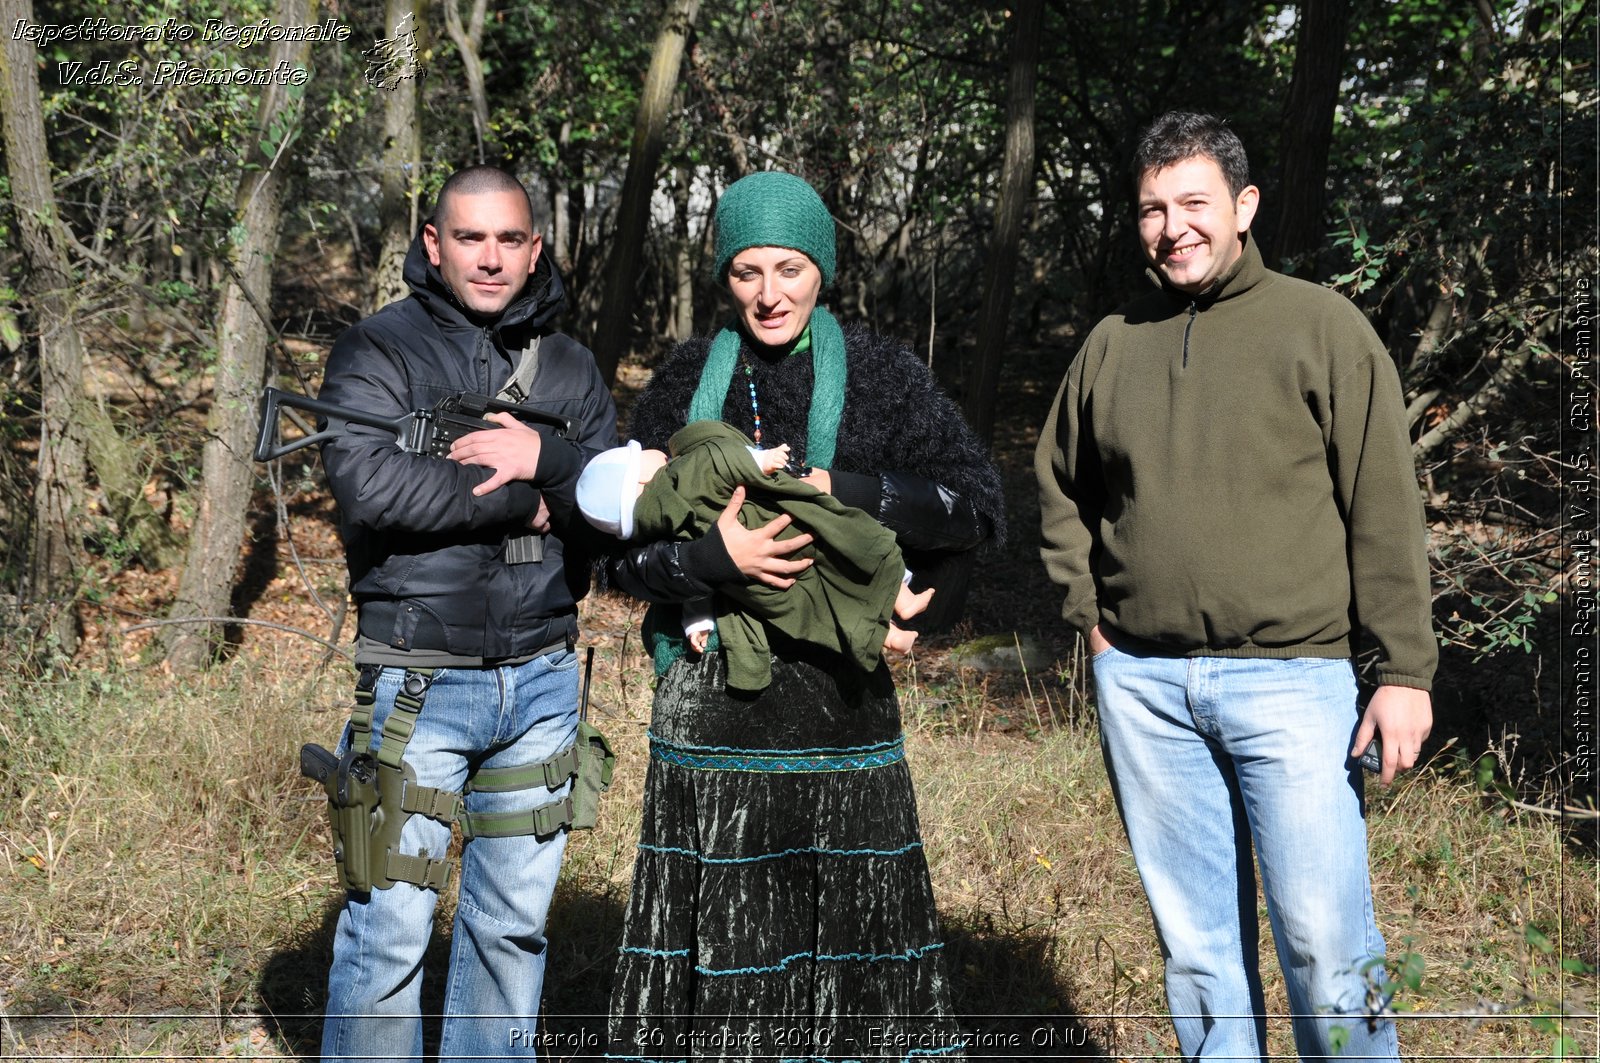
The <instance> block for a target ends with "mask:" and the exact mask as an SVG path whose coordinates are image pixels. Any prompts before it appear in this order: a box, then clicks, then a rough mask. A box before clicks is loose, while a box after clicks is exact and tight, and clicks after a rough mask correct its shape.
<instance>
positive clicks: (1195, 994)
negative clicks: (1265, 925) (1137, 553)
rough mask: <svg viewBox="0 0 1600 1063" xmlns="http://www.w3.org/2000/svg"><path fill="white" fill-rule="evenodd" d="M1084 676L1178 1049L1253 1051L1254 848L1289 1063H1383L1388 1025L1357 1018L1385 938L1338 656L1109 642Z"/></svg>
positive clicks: (1350, 707) (1261, 1035)
mask: <svg viewBox="0 0 1600 1063" xmlns="http://www.w3.org/2000/svg"><path fill="white" fill-rule="evenodd" d="M1094 674H1095V687H1096V690H1097V692H1098V701H1099V711H1100V731H1101V744H1102V748H1103V750H1104V753H1105V759H1106V770H1107V772H1108V773H1109V774H1110V776H1111V783H1112V787H1113V790H1114V792H1115V794H1116V799H1117V807H1118V809H1119V810H1120V812H1121V813H1122V820H1123V825H1124V826H1125V827H1126V828H1127V832H1128V840H1129V842H1130V844H1131V846H1132V849H1133V857H1134V861H1135V862H1136V863H1137V864H1138V868H1139V877H1140V879H1141V880H1142V881H1143V883H1144V889H1145V894H1146V896H1147V897H1148V898H1149V900H1150V907H1151V910H1152V912H1153V913H1154V915H1155V924H1156V934H1157V936H1158V938H1159V939H1160V943H1161V952H1162V956H1163V958H1164V959H1165V962H1166V989H1167V1006H1168V1008H1169V1009H1170V1010H1171V1012H1172V1021H1173V1025H1174V1026H1175V1027H1176V1029H1177V1034H1178V1043H1179V1046H1180V1048H1181V1050H1182V1052H1183V1055H1184V1056H1185V1057H1186V1058H1190V1059H1195V1058H1235V1059H1262V1058H1264V1057H1265V1053H1266V1018H1265V1015H1264V1011H1265V1005H1264V1002H1263V994H1262V984H1261V975H1260V970H1259V953H1258V948H1259V927H1258V921H1257V917H1256V879H1255V873H1254V862H1253V861H1252V850H1253V852H1254V856H1255V859H1256V860H1258V861H1259V862H1260V868H1261V884H1262V887H1263V891H1264V893H1265V895H1266V902H1267V915H1268V918H1269V919H1270V920H1271V924H1272V932H1273V939H1274V941H1275V943H1276V945H1277V950H1278V962H1279V964H1280V965H1281V967H1282V969H1283V974H1284V979H1285V981H1286V983H1287V986H1288V992H1289V1004H1290V1009H1291V1011H1292V1012H1293V1015H1294V1020H1293V1022H1294V1037H1295V1045H1296V1047H1297V1049H1298V1051H1299V1054H1300V1055H1301V1057H1302V1058H1313V1057H1318V1056H1330V1055H1335V1054H1337V1055H1339V1056H1340V1058H1344V1059H1349V1058H1363V1057H1365V1058H1377V1059H1395V1058H1397V1056H1398V1052H1399V1045H1398V1042H1397V1038H1396V1034H1395V1028H1394V1023H1393V1022H1392V1021H1390V1020H1387V1019H1385V1020H1382V1021H1379V1022H1378V1023H1377V1025H1376V1028H1375V1029H1373V1028H1369V1026H1368V1023H1367V1021H1366V1019H1365V1018H1364V1016H1363V1010H1364V1003H1365V998H1366V992H1367V989H1368V987H1369V984H1370V983H1369V980H1368V978H1367V977H1366V976H1365V975H1364V973H1363V971H1364V968H1366V967H1367V966H1368V965H1370V964H1371V961H1373V960H1374V959H1376V958H1381V957H1382V955H1383V951H1384V944H1383V938H1382V937H1381V936H1380V935H1379V933H1378V929H1377V925H1376V923H1375V922H1374V919H1373V912H1372V890H1371V885H1370V881H1369V878H1368V873H1367V834H1366V822H1365V819H1364V805H1363V799H1362V780H1361V769H1360V768H1359V766H1357V765H1356V764H1355V762H1353V761H1352V760H1351V759H1350V757H1349V755H1348V754H1349V750H1350V744H1351V741H1352V739H1353V737H1354V734H1355V729H1356V724H1357V722H1358V717H1357V712H1358V710H1357V705H1356V682H1355V675H1354V672H1353V670H1352V668H1351V665H1350V662H1349V661H1347V660H1324V659H1317V658H1296V659H1292V660H1261V659H1243V658H1223V657H1190V658H1181V657H1160V656H1146V655H1143V654H1140V653H1136V652H1129V651H1124V650H1122V649H1118V648H1117V647H1115V646H1113V647H1112V648H1111V649H1108V650H1105V651H1102V652H1101V653H1099V654H1098V655H1096V656H1095V658H1094ZM1371 973H1372V977H1373V979H1377V978H1379V977H1380V975H1381V969H1380V968H1378V967H1376V966H1373V967H1372V968H1371ZM1336 1026H1338V1027H1343V1028H1344V1030H1345V1033H1344V1034H1334V1033H1333V1030H1334V1028H1335V1027H1336ZM1346 1036H1347V1037H1348V1040H1347V1041H1346V1043H1345V1044H1344V1045H1343V1046H1342V1048H1341V1049H1340V1050H1339V1052H1337V1053H1336V1052H1335V1050H1334V1048H1333V1047H1332V1046H1333V1044H1334V1043H1336V1041H1337V1039H1341V1038H1344V1037H1346ZM1330 1038H1333V1039H1334V1040H1332V1041H1331V1040H1330Z"/></svg>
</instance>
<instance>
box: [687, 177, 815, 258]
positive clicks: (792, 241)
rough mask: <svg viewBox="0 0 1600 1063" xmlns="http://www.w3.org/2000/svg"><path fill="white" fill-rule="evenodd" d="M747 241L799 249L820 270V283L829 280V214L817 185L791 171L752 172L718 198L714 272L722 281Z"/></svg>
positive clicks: (768, 245)
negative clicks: (814, 185) (808, 182)
mask: <svg viewBox="0 0 1600 1063" xmlns="http://www.w3.org/2000/svg"><path fill="white" fill-rule="evenodd" d="M750 247H790V248H793V249H794V250H796V251H803V252H805V254H806V256H807V257H808V258H810V259H811V261H813V262H815V263H816V264H817V268H818V269H820V270H821V271H822V283H823V284H824V285H828V284H832V283H833V267H834V257H833V216H832V215H831V214H829V213H828V208H827V207H826V206H824V205H823V203H822V197H821V196H819V195H817V191H816V189H814V188H812V187H811V186H810V185H808V184H806V182H805V181H804V180H802V179H801V178H799V177H796V176H795V175H794V174H792V173H779V172H777V171H771V172H768V173H753V174H751V175H750V176H749V177H743V178H740V179H739V180H737V181H735V182H734V183H733V184H732V185H730V186H729V187H728V190H727V191H726V192H724V193H722V198H721V199H720V200H718V201H717V258H716V263H715V265H714V266H713V267H712V268H713V270H714V276H715V278H716V279H717V280H718V281H719V282H721V281H725V280H726V279H727V276H728V263H729V262H732V261H733V256H734V255H737V254H738V253H739V252H740V251H743V250H745V249H746V248H750Z"/></svg>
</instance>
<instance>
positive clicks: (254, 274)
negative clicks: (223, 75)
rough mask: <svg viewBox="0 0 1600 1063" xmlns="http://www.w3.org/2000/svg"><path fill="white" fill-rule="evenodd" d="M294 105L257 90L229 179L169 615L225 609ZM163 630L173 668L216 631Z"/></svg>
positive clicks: (285, 10)
mask: <svg viewBox="0 0 1600 1063" xmlns="http://www.w3.org/2000/svg"><path fill="white" fill-rule="evenodd" d="M276 15H277V22H278V24H279V25H282V26H303V25H309V24H310V22H311V3H310V0H280V2H279V4H278V8H277V12H276ZM309 56H310V46H309V45H308V44H307V42H305V41H277V42H274V43H273V45H272V51H271V54H270V55H269V57H268V62H269V64H270V65H273V66H276V65H277V64H278V63H280V62H281V63H285V64H287V65H289V66H300V67H303V66H306V65H307V60H308V58H309ZM297 108H298V101H297V100H295V99H294V98H292V97H291V96H290V94H289V92H288V89H287V87H285V86H282V85H273V86H270V87H268V88H266V89H264V90H263V94H262V97H261V105H260V108H259V109H258V111H257V112H256V128H257V135H256V136H255V137H254V138H253V139H252V145H251V149H250V152H249V157H248V161H249V162H250V163H251V164H253V165H250V166H248V168H247V169H245V171H244V173H243V175H242V176H241V177H240V179H239V191H238V198H237V213H236V218H237V225H238V227H239V229H240V231H242V233H243V235H242V237H241V241H240V243H239V245H238V253H237V258H236V259H235V263H234V269H233V277H232V279H231V280H230V281H229V282H228V284H227V287H226V289H225V290H224V292H223V297H222V312H221V325H220V326H219V328H218V330H217V374H216V383H215V386H214V387H213V399H212V403H211V414H210V417H209V418H208V420H207V429H208V436H209V438H208V439H207V441H206V445H205V448H204V451H203V453H202V457H201V466H200V468H201V485H200V492H199V498H198V499H197V503H198V507H197V508H198V513H197V514H196V516H195V523H194V531H193V532H192V534H191V536H190V539H189V556H188V560H187V562H186V563H185V565H184V570H183V577H182V579H181V581H180V582H179V585H178V597H177V600H176V601H174V602H173V604H172V610H171V612H170V613H169V616H170V617H171V618H172V619H184V618H193V617H205V616H223V615H226V614H227V612H228V603H229V598H230V596H231V591H232V587H233V574H234V569H235V567H236V565H237V563H238V560H239V547H240V544H241V542H242V541H243V539H244V525H245V515H246V511H247V510H248V508H249V503H250V485H251V482H252V479H253V472H254V470H253V467H252V464H251V457H250V455H251V450H252V448H253V446H254V442H255V425H256V398H257V393H258V392H259V391H260V389H261V380H262V376H263V373H264V372H265V369H266V352H267V343H268V338H269V330H268V323H267V322H266V321H265V320H263V318H262V314H261V313H260V312H259V311H258V310H257V306H253V305H252V302H254V303H255V304H257V305H258V306H260V307H261V308H262V309H265V308H267V307H268V306H269V305H270V299H271V296H272V259H273V256H274V255H275V254H276V253H277V248H278V229H279V224H280V222H281V220H282V218H281V215H282V202H283V198H284V166H285V157H286V156H287V154H288V148H289V140H290V139H291V138H292V137H293V136H294V131H295V129H296V126H297V124H298V114H297ZM257 142H259V143H257ZM264 148H266V149H271V150H270V151H263V149H264ZM168 631H169V632H170V634H169V635H168V636H167V640H166V647H167V660H168V661H169V662H170V663H171V664H172V666H173V667H175V668H191V667H195V666H198V665H200V664H203V663H205V661H206V660H207V659H208V658H209V657H210V656H211V653H212V651H213V648H214V647H215V645H216V638H217V635H218V634H219V633H218V631H217V628H216V626H215V625H213V624H208V623H194V624H177V625H174V626H172V627H171V628H169V629H168Z"/></svg>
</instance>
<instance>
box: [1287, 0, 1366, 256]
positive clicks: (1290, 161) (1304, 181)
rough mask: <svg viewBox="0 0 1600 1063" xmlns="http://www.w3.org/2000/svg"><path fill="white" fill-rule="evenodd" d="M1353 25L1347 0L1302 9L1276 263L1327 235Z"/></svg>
mask: <svg viewBox="0 0 1600 1063" xmlns="http://www.w3.org/2000/svg"><path fill="white" fill-rule="evenodd" d="M1349 22H1350V2H1349V0H1306V3H1305V4H1303V5H1302V6H1301V8H1300V32H1299V34H1298V35H1297V36H1296V38H1295V52H1294V76H1293V78H1292V80H1291V81H1290V83H1289V96H1288V98H1287V99H1286V100H1285V101H1284V105H1283V127H1282V135H1281V137H1280V138H1279V145H1280V148H1279V168H1278V175H1279V176H1278V216H1277V224H1276V225H1274V226H1273V229H1272V234H1271V235H1272V241H1271V248H1272V259H1274V260H1276V261H1279V262H1282V261H1283V260H1284V259H1299V258H1302V256H1306V257H1309V256H1310V255H1312V254H1313V253H1315V251H1316V250H1317V248H1319V247H1321V246H1322V241H1323V238H1324V237H1325V236H1326V235H1327V233H1326V229H1325V226H1324V223H1323V219H1322V212H1323V209H1324V207H1325V205H1326V202H1327V184H1328V148H1329V145H1330V144H1331V143H1332V141H1333V115H1334V108H1335V105H1336V104H1337V103H1338V100H1339V76H1340V74H1341V73H1342V72H1343V70H1344V49H1345V34H1346V32H1347V27H1348V25H1349ZM1301 272H1304V271H1303V270H1302V271H1301Z"/></svg>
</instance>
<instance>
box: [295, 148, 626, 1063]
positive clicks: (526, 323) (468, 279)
mask: <svg viewBox="0 0 1600 1063" xmlns="http://www.w3.org/2000/svg"><path fill="white" fill-rule="evenodd" d="M540 250H541V238H540V236H539V234H538V233H535V232H534V231H533V216H532V211H531V209H530V204H529V200H528V194H527V192H526V190H524V188H523V187H522V185H521V184H520V183H519V182H518V181H517V180H516V179H515V178H514V177H512V176H510V175H509V174H506V173H504V172H502V171H500V170H496V169H492V168H489V167H474V168H471V169H467V170H462V171H460V172H458V173H456V174H454V175H453V176H451V177H450V179H449V180H448V181H446V182H445V184H444V187H443V188H442V189H441V190H440V192H439V198H438V203H437V204H436V206H435V208H434V212H433V215H432V217H431V218H430V219H429V220H428V222H427V223H426V224H425V225H423V227H422V229H421V231H420V232H419V233H418V235H417V238H416V240H415V241H414V242H413V244H412V246H411V250H410V253H409V255H408V256H407V258H406V263H405V280H406V283H407V284H408V285H409V287H410V288H411V294H410V296H409V297H407V298H406V299H403V300H401V301H399V302H397V303H392V304H390V305H389V306H386V307H384V308H383V309H381V310H379V311H378V312H377V313H375V314H373V315H372V316H371V317H368V318H366V319H365V320H363V321H361V322H359V323H357V324H356V325H354V326H353V327H351V328H350V329H349V330H348V331H347V332H345V333H344V334H343V335H342V336H341V337H340V338H339V340H338V342H337V343H335V344H334V347H333V351H332V353H331V354H330V355H329V358H328V367H327V374H326V378H325V381H324V384H323V387H322V390H321V393H320V395H319V398H320V399H321V400H324V401H328V402H332V403H336V404H338V405H340V406H343V407H351V408H355V409H358V410H362V411H365V412H366V413H369V414H374V415H387V416H400V415H403V414H406V413H408V412H410V411H415V410H422V409H426V408H430V407H434V406H435V405H436V404H437V403H438V402H439V400H441V399H445V398H448V397H449V396H452V395H459V394H461V393H474V394H478V395H487V396H491V397H496V398H499V399H501V400H504V401H507V402H512V403H517V404H525V405H528V406H533V407H538V408H539V409H542V410H545V411H548V412H550V413H553V414H556V415H558V417H560V418H565V419H568V420H570V421H571V423H572V425H573V427H572V430H571V432H570V433H569V436H570V438H563V437H562V435H561V434H560V433H559V432H557V431H553V430H551V429H550V428H549V427H547V426H544V425H539V426H529V425H526V424H523V423H522V422H520V421H518V420H517V419H516V418H514V417H512V416H510V415H508V414H506V413H491V414H489V415H488V417H487V419H488V420H490V421H493V422H495V423H496V424H498V425H500V426H501V427H498V428H492V429H486V430H482V431H478V432H475V433H472V434H469V435H466V436H464V437H462V438H460V439H457V440H456V441H455V442H454V444H453V445H452V447H451V449H450V452H449V457H448V458H446V457H439V456H430V455H428V454H425V453H420V454H419V453H412V452H407V451H406V450H404V449H402V448H400V447H397V446H396V444H395V438H394V435H393V433H392V432H389V433H385V432H383V431H381V430H377V429H372V428H365V427H362V426H360V425H351V426H350V427H349V428H348V429H347V430H346V431H343V432H340V433H338V434H336V435H335V436H334V437H333V438H332V439H330V440H329V441H327V442H325V443H324V444H323V451H322V455H323V461H324V464H325V465H326V467H327V472H328V479H329V481H330V483H331V484H332V487H333V493H334V497H335V499H336V500H337V501H338V505H339V514H340V532H341V535H342V536H343V539H344V544H345V550H346V556H347V560H348V562H349V567H350V589H351V593H352V594H353V595H354V597H355V600H356V605H357V608H358V611H359V631H358V635H357V641H356V664H357V666H358V670H359V679H358V681H357V687H356V710H355V713H354V714H353V716H352V720H351V726H350V727H349V728H347V729H346V732H345V742H344V744H343V746H342V747H341V753H342V760H341V763H342V764H343V765H344V766H345V769H346V770H345V771H344V772H343V773H341V774H340V775H339V777H338V780H337V785H336V786H330V791H329V792H330V797H332V798H333V801H332V804H333V806H334V807H333V809H332V814H333V819H334V834H335V841H336V844H337V849H336V854H335V857H336V859H337V860H338V861H339V876H340V882H341V884H343V885H345V887H346V890H347V892H346V894H345V901H344V906H343V908H342V910H341V911H340V913H339V919H338V927H337V931H336V935H335V939H334V950H333V965H332V970H331V971H330V973H329V976H328V1004H327V1012H326V1020H325V1023H324V1026H323V1033H322V1055H323V1058H324V1059H325V1060H345V1059H383V1060H408V1059H410V1060H418V1059H420V1058H421V1056H422V1024H421V1015H420V1012H421V1007H420V994H421V989H422V979H423V970H422V959H423V953H424V951H425V950H426V948H427V945H428V940H429V937H430V935H431V932H432V929H433V913H434V907H435V904H436V903H437V901H438V898H439V891H440V889H441V888H442V887H443V886H444V885H445V883H446V882H447V881H448V877H449V872H450V865H449V864H448V863H447V862H446V860H445V856H446V850H447V849H448V847H449V845H450V838H451V826H452V823H459V824H460V825H461V827H462V831H463V834H464V836H465V837H466V838H467V839H468V841H467V842H466V844H465V846H464V848H463V852H462V857H461V872H460V897H459V901H458V903H457V907H456V917H455V927H454V932H453V938H452V948H451V956H450V966H449V972H448V975H447V978H446V983H445V991H444V997H443V999H444V1011H445V1016H444V1020H443V1030H442V1039H441V1042H440V1048H439V1057H440V1059H442V1060H443V1059H458V1058H473V1059H480V1058H481V1059H501V1058H513V1057H523V1056H525V1057H527V1058H532V1057H533V1054H534V1047H535V1044H536V1039H535V1038H530V1037H527V1036H526V1031H527V1029H528V1028H529V1027H530V1025H531V1024H532V1021H533V1019H534V1016H535V1015H536V1014H537V1012H538V1007H539V995H540V990H541V987H542V984H543V980H544V965H545V916H546V913H547V911H548V909H549V906H550V898H551V894H552V892H553V891H554V889H555V884H556V875H557V872H558V870H559V868H560V864H561V855H562V851H563V849H564V848H565V844H566V832H567V830H568V829H569V826H570V824H571V821H572V818H573V815H572V803H571V798H570V796H569V793H570V788H571V784H572V779H573V777H574V775H575V774H576V773H577V762H578V761H579V760H580V759H581V758H580V756H579V752H578V750H577V749H576V748H575V744H574V743H575V738H576V735H577V732H578V680H579V668H578V659H577V655H576V653H575V643H576V639H577V635H578V625H577V601H578V599H579V598H581V597H582V596H583V595H584V594H585V593H586V592H587V590H588V586H589V569H590V559H589V552H588V550H586V549H585V547H584V539H585V537H586V536H587V535H588V534H589V533H588V531H587V524H586V522H585V521H584V520H583V518H582V517H581V516H579V515H578V514H577V513H576V509H575V506H574V501H573V492H574V487H575V484H576V481H577V477H578V474H579V472H581V471H582V468H583V465H584V463H585V462H586V461H587V460H588V458H589V457H591V456H592V455H593V454H595V453H598V452H599V451H601V450H605V449H607V448H610V447H613V446H615V445H616V411H615V408H614V407H613V405H612V401H611V396H610V393H609V391H608V390H607V389H606V387H605V384H604V382H603V381H602V379H601V377H600V374H599V372H598V370H597V369H596V368H595V364H594V358H593V356H592V355H591V354H590V352H589V351H588V350H587V349H585V348H584V347H582V346H581V345H579V344H578V343H576V342H574V341H573V340H571V339H569V338H568V337H566V336H563V335H562V334H561V333H559V332H555V331H552V330H551V328H550V322H551V320H552V318H554V316H555V315H556V313H557V312H558V311H559V310H560V309H561V307H562V302H563V288H562V283H561V279H560V277H559V276H558V275H557V273H556V271H555V269H554V267H553V266H552V264H551V262H550V259H549V256H547V255H542V254H540ZM361 754H370V756H365V757H363V756H360V755H361ZM353 758H354V759H353ZM352 763H353V764H354V768H353V769H352V767H351V765H352ZM341 805H343V806H344V807H343V808H342V809H341V807H340V806H341ZM369 828H370V829H369Z"/></svg>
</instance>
